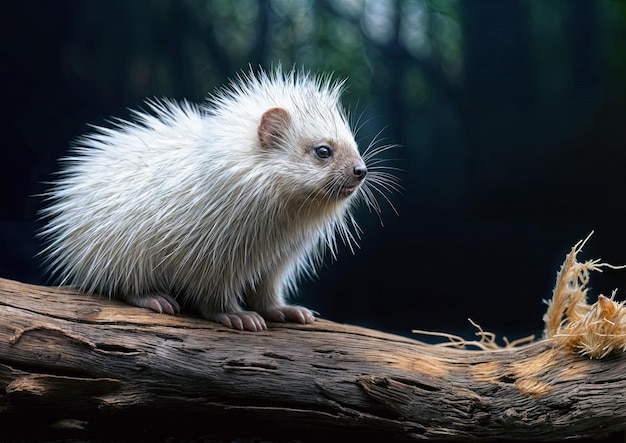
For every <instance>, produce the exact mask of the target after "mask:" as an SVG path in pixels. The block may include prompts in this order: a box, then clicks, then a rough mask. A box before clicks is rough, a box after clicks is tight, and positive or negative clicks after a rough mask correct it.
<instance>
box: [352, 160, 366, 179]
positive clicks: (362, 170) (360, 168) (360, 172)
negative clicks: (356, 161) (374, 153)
mask: <svg viewBox="0 0 626 443" xmlns="http://www.w3.org/2000/svg"><path fill="white" fill-rule="evenodd" d="M352 173H353V174H354V178H356V179H357V180H358V181H362V180H363V179H364V178H365V176H366V175H367V168H366V167H365V165H363V164H360V165H356V166H355V167H354V169H353V170H352Z"/></svg>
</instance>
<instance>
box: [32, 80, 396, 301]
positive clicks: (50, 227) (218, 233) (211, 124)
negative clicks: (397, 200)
mask: <svg viewBox="0 0 626 443" xmlns="http://www.w3.org/2000/svg"><path fill="white" fill-rule="evenodd" d="M340 94H341V84H340V83H339V84H338V83H333V82H331V81H330V79H328V78H326V79H323V78H316V77H313V76H310V75H307V74H304V73H296V72H293V71H292V72H289V73H286V74H283V73H281V71H280V70H276V71H275V72H273V73H271V74H266V73H263V72H261V73H259V74H253V73H250V74H248V75H245V76H243V77H242V78H240V79H239V80H238V81H237V82H234V83H232V84H231V85H230V87H229V88H227V89H224V90H222V91H220V92H219V93H218V94H216V95H215V96H213V97H210V98H209V101H208V104H206V105H201V106H196V105H192V104H189V103H186V102H183V103H173V102H170V101H153V102H148V105H149V107H150V112H143V111H139V112H135V122H127V121H119V122H118V123H117V124H116V125H115V126H114V127H113V128H102V127H97V128H95V129H96V130H95V132H94V133H92V134H90V135H87V136H85V137H84V138H82V139H81V140H79V142H78V144H77V146H76V147H74V149H73V153H72V155H71V156H70V157H67V158H66V159H64V162H63V163H64V167H63V170H62V175H61V177H60V179H59V180H58V182H56V184H55V186H54V188H53V189H52V190H51V191H50V193H49V194H48V196H49V198H50V200H51V201H52V203H51V205H50V206H49V207H48V208H47V209H45V210H44V211H43V214H44V216H45V217H46V218H47V219H48V222H47V225H46V226H45V228H44V230H43V231H42V235H43V236H44V237H45V238H46V239H47V241H48V245H47V247H46V249H45V251H44V254H45V255H46V257H47V260H48V264H49V266H50V269H51V271H52V272H53V273H54V274H55V275H57V276H58V277H59V282H60V283H61V284H72V285H76V286H77V287H79V288H80V289H82V290H83V291H85V292H87V293H100V294H104V295H108V296H113V297H118V298H122V299H127V298H130V297H132V296H134V295H140V296H142V295H149V294H154V293H168V294H171V295H173V296H175V297H177V298H178V299H179V300H180V301H181V302H182V303H183V304H186V305H188V306H190V307H192V308H199V309H200V310H201V311H202V312H204V313H207V312H208V313H211V312H233V311H237V310H238V309H239V303H240V301H241V300H242V299H243V298H245V296H246V295H247V294H249V293H251V292H255V291H261V292H262V291H265V292H268V293H273V295H272V296H271V297H274V299H273V301H272V300H270V301H268V302H267V303H270V304H271V303H274V304H276V303H278V305H280V304H282V303H283V302H284V296H285V294H286V293H287V292H288V291H290V290H294V289H295V287H296V283H297V280H298V278H299V276H301V275H302V274H305V273H310V272H313V271H314V269H315V266H316V264H317V263H318V262H319V261H320V258H321V257H322V255H323V251H324V249H325V245H328V246H330V248H331V249H333V248H334V244H335V234H336V233H337V232H339V233H340V234H341V235H342V236H343V237H344V238H346V239H348V240H349V239H350V238H351V237H352V235H351V234H350V230H349V225H348V223H347V222H349V221H351V216H350V213H349V209H350V206H351V201H352V200H353V199H354V195H358V196H360V197H361V198H363V199H365V200H366V201H369V202H372V201H373V202H374V203H372V206H373V207H374V208H375V209H376V208H377V204H376V203H375V200H372V199H373V197H372V196H371V191H369V190H367V189H366V190H365V192H361V191H362V189H359V190H358V191H357V193H355V194H354V195H353V196H350V197H347V198H337V197H336V196H335V195H331V193H330V191H328V186H327V184H328V182H329V180H331V181H332V180H335V182H336V181H337V180H339V179H338V178H336V177H338V173H337V172H336V171H329V170H325V169H323V167H321V166H320V165H319V164H318V163H319V162H316V159H315V158H314V157H313V155H312V152H311V147H312V146H315V145H316V144H319V143H325V142H327V141H332V142H333V143H338V144H340V145H341V146H342V148H341V149H343V150H344V151H347V152H346V153H345V154H346V155H347V156H348V157H350V158H359V159H360V156H359V153H358V150H357V146H356V143H355V142H354V137H353V134H352V132H351V130H350V128H349V126H348V123H347V118H346V115H345V113H344V111H343V110H342V108H341V106H340V104H339V98H340ZM274 107H279V108H283V109H285V110H286V111H287V112H288V113H289V116H290V118H291V124H290V126H289V132H288V134H286V135H285V137H284V138H283V139H282V140H281V144H280V146H278V147H277V148H276V149H269V150H268V149H262V148H261V147H260V146H259V136H258V134H257V129H258V126H259V121H260V119H261V116H262V115H263V113H264V112H266V111H267V110H268V109H270V108H274ZM387 178H388V177H387ZM393 183H395V182H393V180H391V181H389V180H387V181H386V182H385V180H380V181H379V186H382V187H383V188H387V186H390V187H392V188H394V184H393ZM325 186H326V187H325ZM322 190H324V191H322ZM377 190H379V189H377ZM366 192H367V194H366ZM368 195H369V196H368ZM271 297H270V298H271Z"/></svg>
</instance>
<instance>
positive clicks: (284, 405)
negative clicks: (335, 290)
mask: <svg viewBox="0 0 626 443" xmlns="http://www.w3.org/2000/svg"><path fill="white" fill-rule="evenodd" d="M0 385H1V388H2V389H1V390H0V428H2V429H4V430H5V432H7V430H9V429H13V430H14V431H16V432H24V433H27V432H28V431H32V430H34V429H49V427H50V426H69V425H75V426H76V427H77V428H79V429H84V431H81V432H86V433H87V432H92V433H102V432H108V433H110V434H111V435H115V433H116V432H117V433H119V435H122V434H123V435H125V436H128V435H129V434H128V433H129V432H132V430H136V431H138V432H146V430H152V431H158V432H168V431H170V432H171V433H172V435H180V433H182V432H183V431H184V432H187V433H190V432H194V433H199V434H205V435H210V434H215V433H227V434H228V433H231V435H235V436H238V437H243V436H246V435H249V436H264V437H266V438H280V439H285V438H297V439H300V440H307V439H309V438H320V437H324V436H325V435H332V436H333V437H339V436H342V435H345V436H350V437H359V436H361V437H372V438H376V437H380V438H384V440H386V441H390V440H396V441H415V440H461V441H469V440H479V439H496V438H499V439H502V438H506V439H525V440H547V439H551V440H554V439H564V438H571V437H596V438H597V437H602V436H605V435H607V434H610V433H616V432H620V431H623V430H624V429H626V357H625V356H624V354H618V355H617V356H614V357H611V358H609V359H604V360H590V359H586V358H584V357H580V356H578V355H574V354H572V353H571V352H570V351H569V350H565V349H562V348H559V347H557V346H556V345H555V344H554V343H553V342H552V341H549V340H542V341H538V342H535V343H532V344H529V345H524V346H521V347H517V348H511V349H503V350H497V351H469V350H460V349H451V348H442V347H437V346H433V345H426V344H423V343H421V342H418V341H416V340H412V339H409V338H405V337H400V336H395V335H390V334H385V333H381V332H378V331H375V330H370V329H365V328H361V327H355V326H348V325H342V324H336V323H332V322H329V321H325V320H322V319H319V320H318V321H316V322H315V324H313V325H306V326H305V325H295V324H270V328H269V330H267V331H264V332H257V333H251V332H241V331H236V330H232V329H227V328H224V327H221V326H220V325H218V324H216V323H212V322H209V321H206V320H203V319H199V318H194V317H191V316H186V315H179V316H168V315H159V314H155V313H152V312H150V311H148V310H145V309H140V308H135V307H131V306H127V305H124V304H122V303H119V302H117V301H114V300H108V299H103V298H97V297H88V296H85V295H82V294H79V293H77V292H74V291H72V290H68V289H59V288H51V287H43V286H32V285H26V284H22V283H18V282H15V281H10V280H2V279H0ZM25 416H27V417H28V423H29V427H28V428H27V429H24V428H22V427H21V426H23V424H22V421H20V420H21V419H22V418H23V417H25ZM233 420H236V421H233ZM233 422H236V423H239V425H238V426H237V428H233V427H232V424H231V423H233ZM125 427H126V428H125ZM85 435H86V434H85ZM161 435H163V434H161Z"/></svg>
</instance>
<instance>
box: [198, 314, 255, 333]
mask: <svg viewBox="0 0 626 443" xmlns="http://www.w3.org/2000/svg"><path fill="white" fill-rule="evenodd" d="M202 316H203V317H205V318H206V319H207V320H211V321H214V322H217V323H220V324H222V325H224V326H227V327H229V328H233V329H239V330H240V331H252V332H258V331H264V330H266V329H267V325H266V324H265V320H263V317H261V316H260V315H259V314H258V313H256V312H254V311H237V312H217V313H205V312H203V313H202Z"/></svg>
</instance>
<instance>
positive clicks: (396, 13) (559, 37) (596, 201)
mask: <svg viewBox="0 0 626 443" xmlns="http://www.w3.org/2000/svg"><path fill="white" fill-rule="evenodd" d="M1 8H2V13H1V14H0V33H1V35H0V50H1V52H0V88H1V90H0V92H1V94H0V99H1V100H2V107H3V113H2V114H3V115H2V118H0V125H1V130H2V135H3V137H2V145H1V146H2V157H1V158H2V160H1V161H0V277H5V278H11V279H16V280H20V281H24V282H32V283H41V284H45V283H48V282H49V280H48V276H47V275H46V274H45V272H44V271H43V270H42V268H41V265H40V261H39V260H38V259H36V258H35V257H34V256H35V254H36V252H37V251H38V250H39V249H40V244H39V242H38V240H37V239H36V237H35V236H34V233H35V232H36V230H37V229H38V227H40V223H39V222H38V221H37V211H38V210H39V209H41V207H42V201H41V198H39V197H36V195H37V194H40V193H42V192H44V191H45V189H46V185H45V184H44V183H45V182H46V181H50V180H51V179H52V174H53V172H54V171H55V170H57V167H58V165H57V159H58V158H59V157H61V156H63V155H64V153H65V152H66V149H67V147H68V146H69V145H70V144H71V143H72V140H74V139H75V138H76V137H78V136H79V135H81V134H82V133H84V132H86V131H88V130H89V127H88V124H106V119H107V118H109V117H111V116H117V117H128V115H129V112H128V108H137V107H139V106H141V104H142V101H143V99H144V98H146V97H169V98H173V99H183V98H186V99H189V100H191V101H196V102H200V101H202V100H203V99H204V98H205V97H206V95H207V93H209V92H210V91H212V90H213V89H214V88H215V87H218V86H220V85H222V84H224V83H225V82H226V81H227V80H228V78H232V77H234V76H235V75H236V74H237V72H238V71H240V70H242V69H244V70H245V69H247V67H248V65H252V66H258V65H262V66H264V67H266V68H267V67H270V66H271V65H272V64H276V63H278V62H282V64H283V65H284V66H288V67H290V66H292V65H296V66H298V67H304V68H306V69H311V70H313V71H316V72H328V71H332V72H335V74H336V76H337V77H348V78H349V81H348V85H349V89H348V91H347V93H346V95H345V104H346V106H347V107H348V108H350V110H351V112H352V114H353V115H354V116H355V117H357V116H359V115H362V117H361V120H362V121H367V122H368V123H367V125H365V127H364V128H363V129H362V130H361V131H360V133H359V138H358V139H359V140H360V142H361V144H362V145H363V146H367V144H368V143H369V141H370V140H371V139H372V138H373V137H374V136H375V134H376V133H377V132H378V131H379V130H380V129H383V128H384V129H385V130H384V133H383V136H384V137H385V142H391V143H399V144H401V145H402V146H403V147H402V148H400V149H397V150H396V151H395V152H394V153H393V154H392V155H391V156H390V157H392V158H393V159H395V161H396V164H397V165H398V166H400V167H401V168H402V169H403V170H404V173H402V174H401V178H402V183H403V186H404V191H403V192H402V194H394V195H392V196H390V197H389V198H390V199H391V201H392V202H393V205H394V206H395V207H396V208H397V211H398V213H399V215H396V214H395V213H394V211H393V210H392V209H391V207H389V205H386V204H385V202H384V200H383V199H382V198H381V199H380V200H381V203H383V205H382V206H383V208H384V211H383V214H382V216H381V217H382V220H383V222H384V227H383V226H381V224H380V222H379V219H378V217H377V216H376V215H375V214H370V213H368V212H367V211H366V210H362V211H360V212H359V214H358V220H359V222H360V224H361V226H362V228H363V229H364V231H365V234H364V237H363V239H362V241H361V242H360V246H361V248H360V249H359V250H357V251H356V253H355V254H354V255H352V254H351V253H350V252H349V251H348V250H347V249H346V248H342V249H341V250H340V252H339V259H338V261H336V262H333V261H331V260H328V261H327V264H326V265H325V266H324V267H323V269H321V270H320V277H319V279H318V280H316V281H314V282H307V283H306V284H304V285H303V287H302V291H301V296H300V298H299V299H298V300H299V302H301V303H302V304H304V305H306V306H308V307H310V308H312V309H315V310H317V311H319V312H320V313H321V315H322V316H323V317H325V318H329V319H332V320H336V321H340V322H347V323H354V324H360V325H365V326H369V327H374V328H378V329H382V330H387V331H392V332H396V333H399V334H404V335H411V332H410V331H411V329H414V328H419V329H425V330H431V331H443V332H451V333H457V334H461V335H463V336H465V337H466V338H470V339H471V338H473V333H474V329H473V328H472V327H471V325H470V324H469V323H468V321H467V318H468V317H470V318H472V319H473V320H474V321H476V322H477V323H479V324H480V325H481V326H482V327H483V328H485V329H487V330H491V331H494V332H496V333H497V334H498V335H499V337H502V336H503V335H506V336H508V337H509V338H517V337H521V336H526V335H528V334H532V333H534V334H537V335H540V334H541V330H542V328H543V324H542V315H543V313H544V311H545V305H544V304H543V303H542V299H546V298H549V297H550V296H551V290H552V288H553V286H554V281H555V275H556V272H557V270H558V269H559V267H560V265H561V263H562V261H563V259H564V256H565V254H566V253H567V252H568V251H569V249H570V248H571V246H573V245H574V244H575V243H576V242H577V241H578V240H580V239H582V238H584V237H586V236H587V235H588V234H589V233H590V232H591V231H592V230H595V234H594V236H593V237H592V238H591V240H590V242H589V243H588V245H587V246H586V248H585V250H584V253H583V255H582V257H581V258H582V259H585V258H602V259H604V260H605V261H608V262H611V263H615V264H620V263H626V250H625V245H626V234H625V229H624V228H625V223H626V210H625V206H624V203H625V199H624V195H625V193H626V149H625V148H626V146H625V143H626V6H625V3H624V2H621V1H617V0H616V1H610V0H598V1H583V0H580V1H565V0H550V1H543V0H532V1H531V0H529V1H526V0H524V1H514V0H494V1H486V0H485V1H480V0H468V1H458V0H457V1H453V0H446V1H434V0H431V1H428V0H412V1H411V0H406V1H389V2H382V1H377V0H372V1H359V0H353V1H347V0H343V1H334V0H326V1H324V0H320V1H307V0H302V1H287V0H272V1H263V2H261V1H254V0H247V1H244V0H239V1H231V0H219V1H218V0H214V1H206V0H205V1H200V0H162V1H125V0H107V1H104V0H102V1H81V0H73V1H69V0H56V1H21V0H9V1H5V2H3V3H2V6H1ZM591 284H592V294H593V295H594V297H595V295H597V294H598V293H604V294H607V295H608V294H609V293H610V292H611V291H612V290H613V289H614V288H617V289H619V292H618V298H619V299H623V291H624V289H625V288H624V286H625V284H626V271H622V272H619V271H608V272H605V273H604V274H601V275H594V276H593V277H592V282H591ZM616 439H617V440H621V437H620V436H616ZM617 440H616V441H617Z"/></svg>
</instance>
